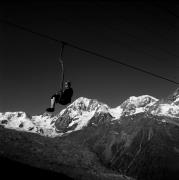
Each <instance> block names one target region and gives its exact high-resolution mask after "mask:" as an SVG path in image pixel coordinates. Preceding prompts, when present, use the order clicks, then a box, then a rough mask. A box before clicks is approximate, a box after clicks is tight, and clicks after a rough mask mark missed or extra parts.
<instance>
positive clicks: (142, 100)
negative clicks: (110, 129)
mask: <svg viewBox="0 0 179 180" xmlns="http://www.w3.org/2000/svg"><path fill="white" fill-rule="evenodd" d="M157 101H158V99H156V98H154V97H152V96H149V95H142V96H138V97H136V96H131V97H129V98H128V99H127V100H126V101H124V103H122V105H121V107H126V106H129V105H131V104H132V105H135V106H136V107H145V106H147V105H149V104H150V105H151V104H153V103H155V102H157Z"/></svg>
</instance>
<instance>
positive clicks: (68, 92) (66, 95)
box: [60, 88, 73, 105]
mask: <svg viewBox="0 0 179 180" xmlns="http://www.w3.org/2000/svg"><path fill="white" fill-rule="evenodd" d="M72 96H73V89H72V88H67V89H65V90H64V91H63V93H62V96H61V98H60V104H64V105H66V104H68V103H71V98H72Z"/></svg>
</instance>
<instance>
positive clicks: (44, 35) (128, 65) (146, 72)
mask: <svg viewBox="0 0 179 180" xmlns="http://www.w3.org/2000/svg"><path fill="white" fill-rule="evenodd" d="M0 22H1V23H5V24H8V25H10V26H13V27H16V28H19V29H21V30H24V31H27V32H30V33H33V34H35V35H38V36H40V37H43V38H46V39H49V40H52V41H55V42H58V43H59V42H60V43H62V45H68V46H70V47H73V48H75V49H78V50H80V51H83V52H86V53H88V54H92V55H95V56H98V57H101V58H103V59H106V60H108V61H112V62H115V63H118V64H121V65H123V66H126V67H128V68H131V69H135V70H137V71H141V72H143V73H145V74H149V75H151V76H154V77H157V78H160V79H163V80H166V81H168V82H170V83H173V84H179V83H178V82H176V81H174V80H171V79H168V78H166V77H163V76H161V75H158V74H155V73H152V72H150V71H146V70H144V69H141V68H138V67H136V66H133V65H130V64H127V63H124V62H121V61H118V60H116V59H113V58H110V57H107V56H104V55H101V54H98V53H96V52H93V51H90V50H87V49H84V48H81V47H78V46H76V45H73V44H71V43H68V42H66V41H62V40H58V39H56V38H53V37H51V36H49V35H46V34H42V33H39V32H36V31H33V30H31V29H29V28H26V27H24V26H21V25H18V24H15V23H12V22H9V21H7V20H4V19H0ZM61 55H62V54H61Z"/></svg>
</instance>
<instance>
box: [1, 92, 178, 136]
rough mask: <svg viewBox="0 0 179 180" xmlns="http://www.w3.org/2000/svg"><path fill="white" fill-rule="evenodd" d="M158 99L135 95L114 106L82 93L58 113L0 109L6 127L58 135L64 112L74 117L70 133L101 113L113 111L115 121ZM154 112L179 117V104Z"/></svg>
mask: <svg viewBox="0 0 179 180" xmlns="http://www.w3.org/2000/svg"><path fill="white" fill-rule="evenodd" d="M157 101H158V99H156V98H154V97H152V96H149V95H143V96H138V97H136V96H131V97H130V98H129V99H127V100H126V101H124V103H122V104H121V105H120V106H117V107H116V108H110V107H108V105H106V104H104V103H100V102H98V101H97V100H93V99H88V98H84V97H80V98H78V99H77V100H75V101H74V102H73V103H72V104H70V105H69V106H67V108H65V109H63V110H62V111H61V112H60V113H59V114H57V115H56V116H54V117H52V116H51V115H48V114H43V115H35V116H32V117H30V116H28V115H27V114H26V113H25V112H22V111H20V112H6V113H0V124H1V125H3V126H4V127H6V128H13V129H16V130H21V131H30V132H33V133H39V134H42V133H41V132H40V131H41V130H42V131H43V135H45V136H50V137H55V136H60V135H62V134H59V133H57V132H56V131H55V126H54V123H53V122H55V121H56V120H57V119H58V118H59V117H60V116H63V117H64V118H70V119H71V120H72V121H71V123H70V124H69V125H68V127H72V126H73V125H76V127H75V128H74V129H73V130H70V131H68V132H67V133H70V132H73V131H77V130H81V129H82V128H83V127H85V126H87V125H88V124H89V122H90V120H91V119H92V118H93V117H94V118H97V116H98V115H99V114H101V113H106V114H107V113H109V114H110V115H111V116H112V117H113V118H112V119H111V121H113V120H120V118H121V117H122V116H123V115H125V116H130V115H133V114H138V113H142V112H145V111H147V110H148V108H149V107H151V106H152V105H154V104H155V103H156V102H157ZM177 101H178V100H177ZM151 114H154V115H157V116H167V117H178V118H179V106H177V105H175V104H159V105H158V106H157V108H155V109H154V110H152V111H151ZM3 120H6V121H7V123H6V122H3ZM172 123H175V124H177V125H178V121H176V122H174V121H172Z"/></svg>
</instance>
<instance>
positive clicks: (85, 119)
mask: <svg viewBox="0 0 179 180" xmlns="http://www.w3.org/2000/svg"><path fill="white" fill-rule="evenodd" d="M94 114H95V111H91V112H84V113H83V115H82V116H78V117H76V119H74V120H73V121H72V122H71V123H70V124H69V126H68V127H71V126H72V125H74V124H77V126H76V128H75V129H74V131H77V130H80V129H82V128H83V127H85V126H87V125H88V123H89V121H90V119H91V118H92V117H93V116H94Z"/></svg>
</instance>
